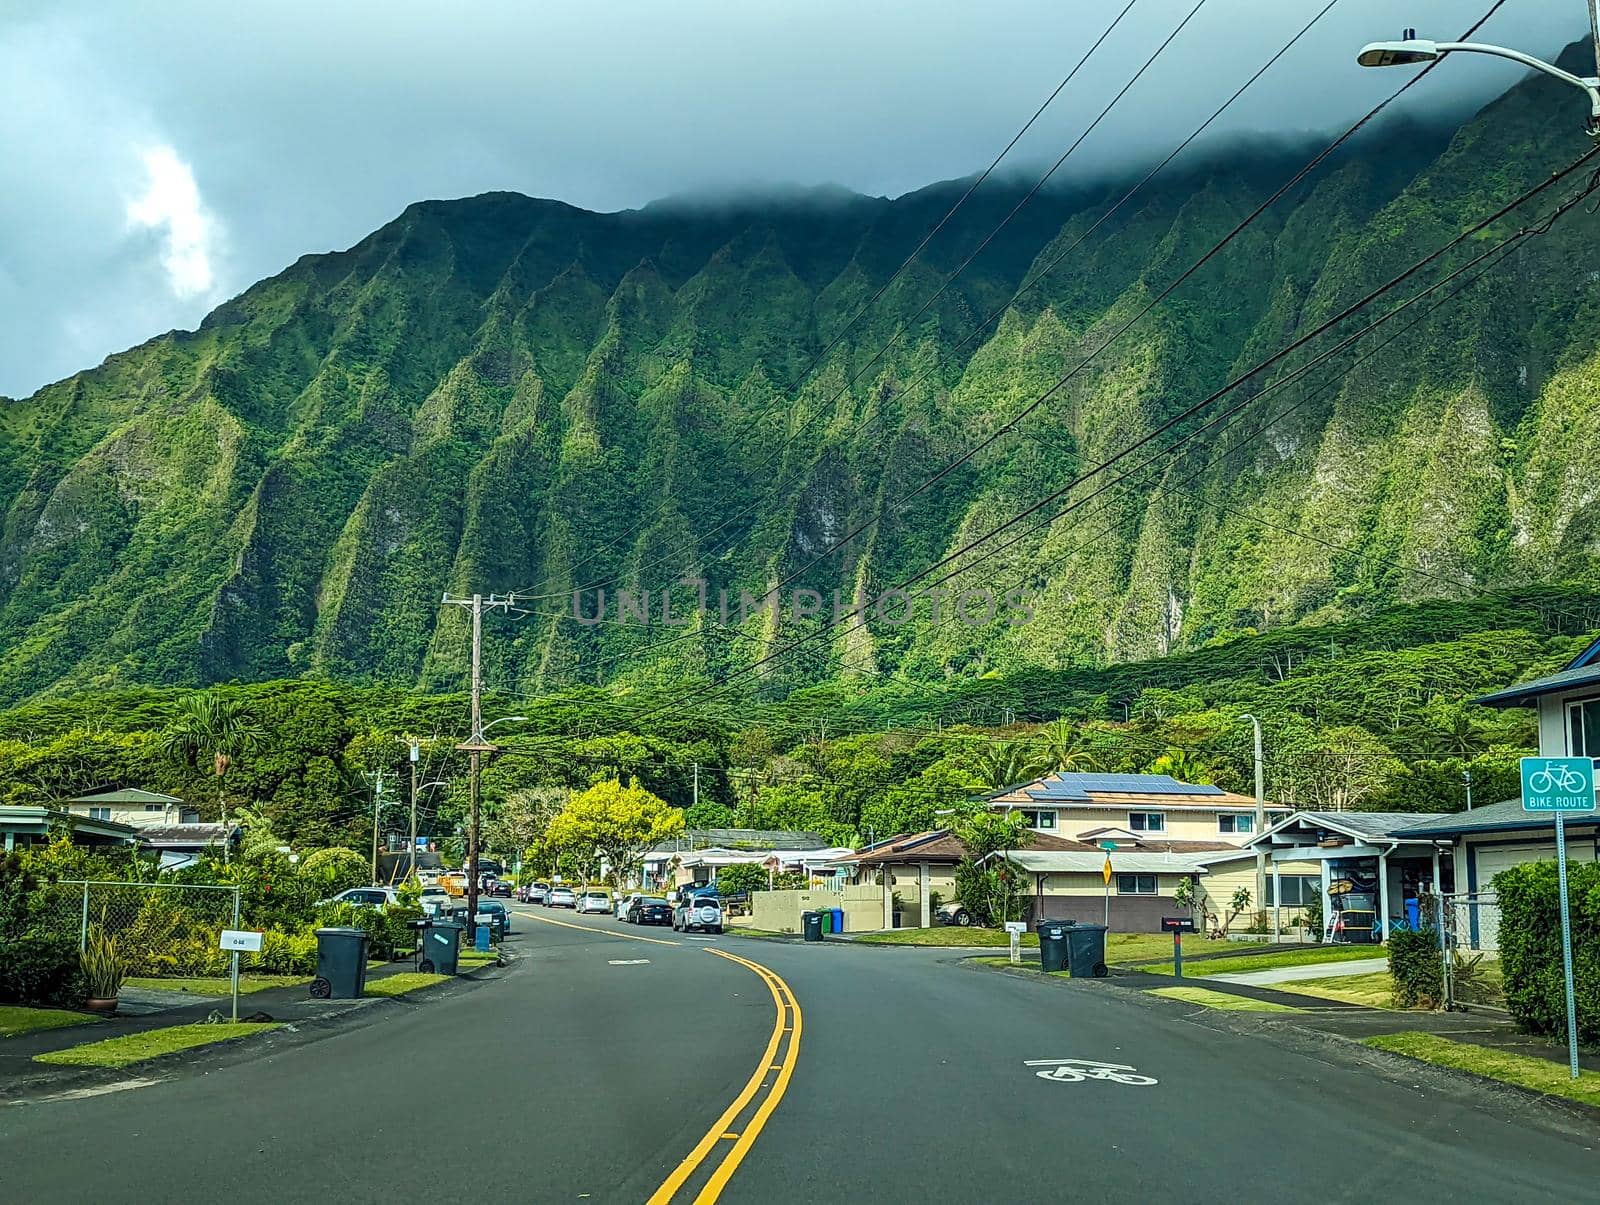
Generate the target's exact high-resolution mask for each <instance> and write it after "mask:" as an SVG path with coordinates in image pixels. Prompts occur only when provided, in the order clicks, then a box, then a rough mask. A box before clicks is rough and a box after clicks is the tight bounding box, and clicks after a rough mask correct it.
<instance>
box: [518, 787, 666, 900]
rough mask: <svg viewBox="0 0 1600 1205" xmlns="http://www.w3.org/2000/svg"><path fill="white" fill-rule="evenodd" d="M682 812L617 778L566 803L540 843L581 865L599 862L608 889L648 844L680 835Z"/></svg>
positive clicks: (634, 863) (631, 868)
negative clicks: (603, 867)
mask: <svg viewBox="0 0 1600 1205" xmlns="http://www.w3.org/2000/svg"><path fill="white" fill-rule="evenodd" d="M683 830H684V824H683V809H682V808H675V807H672V806H671V805H670V804H668V803H667V801H666V800H664V799H662V798H661V797H660V796H659V795H653V794H651V793H650V792H649V791H647V790H645V789H644V788H643V787H640V786H636V785H634V784H633V783H631V782H630V783H628V784H627V785H626V786H624V785H623V784H622V783H621V782H619V781H618V780H617V779H614V778H612V779H607V780H606V781H604V782H598V783H596V784H595V785H594V786H592V787H590V788H589V789H588V790H586V791H580V792H578V793H577V794H576V795H574V796H572V798H570V799H569V800H567V805H566V807H564V808H562V809H561V811H560V812H559V813H558V814H557V815H556V817H555V818H554V819H553V820H551V821H550V826H549V827H548V828H547V829H545V835H544V837H545V844H546V845H547V846H548V847H549V848H551V849H553V850H555V851H558V852H561V853H570V854H571V855H572V856H573V858H574V859H575V860H576V861H577V862H578V863H579V864H580V865H582V866H585V867H588V866H591V865H592V864H593V859H594V858H595V857H599V858H602V859H604V860H605V863H606V866H607V868H608V870H609V873H610V875H611V879H612V882H613V884H614V885H620V884H621V882H622V881H623V879H624V878H625V877H626V876H627V875H628V873H629V872H631V871H632V870H633V869H634V868H635V867H636V866H637V865H638V864H639V861H640V859H641V858H642V857H643V856H644V853H645V851H646V850H647V849H649V848H650V847H651V846H652V845H655V844H657V843H658V842H661V841H665V840H667V839H668V838H669V837H677V836H681V835H682V834H683Z"/></svg>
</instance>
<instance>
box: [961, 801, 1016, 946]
mask: <svg viewBox="0 0 1600 1205" xmlns="http://www.w3.org/2000/svg"><path fill="white" fill-rule="evenodd" d="M954 831H955V835H956V837H957V838H958V839H959V840H960V842H961V844H962V846H963V847H964V848H965V849H966V856H965V857H963V858H962V859H961V861H959V862H957V863H956V873H955V879H956V898H957V899H958V900H960V901H961V906H962V907H964V908H965V909H966V910H967V911H968V913H970V914H971V915H972V917H973V919H974V920H976V921H977V922H978V923H979V924H980V925H988V926H994V925H998V924H1000V923H1001V922H1003V921H1008V920H1020V919H1021V918H1022V911H1023V907H1024V906H1025V901H1026V898H1027V891H1026V888H1025V886H1024V878H1023V875H1024V872H1023V870H1022V868H1021V867H1020V866H1018V865H1017V864H1016V863H1015V862H1013V861H1012V860H1011V859H1010V858H1009V857H1008V856H1007V853H1008V851H1010V850H1013V849H1018V848H1021V847H1022V846H1024V845H1027V844H1028V842H1029V841H1031V840H1032V839H1033V833H1032V831H1031V830H1030V829H1029V828H1028V826H1027V825H1026V824H1024V823H1023V819H1022V816H1021V814H1020V813H1018V812H991V811H988V810H983V811H976V812H972V813H970V814H968V815H967V816H964V817H962V818H961V819H960V820H958V821H957V822H956V824H955V827H954Z"/></svg>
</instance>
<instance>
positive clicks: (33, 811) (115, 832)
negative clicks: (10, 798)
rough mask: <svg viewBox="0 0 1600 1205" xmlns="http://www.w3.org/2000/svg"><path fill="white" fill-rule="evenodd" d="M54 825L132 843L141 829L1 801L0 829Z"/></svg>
mask: <svg viewBox="0 0 1600 1205" xmlns="http://www.w3.org/2000/svg"><path fill="white" fill-rule="evenodd" d="M55 824H59V825H62V826H63V827H67V828H70V829H71V830H72V831H73V832H75V833H88V834H91V835H93V836H96V837H114V838H116V839H117V840H119V841H128V842H132V841H133V839H134V834H135V833H138V832H140V831H141V830H139V829H136V828H134V827H133V826H132V825H131V824H119V823H118V822H117V821H115V820H91V819H89V818H88V817H87V816H74V815H73V814H72V813H71V812H63V811H61V810H59V809H57V808H47V807H41V806H38V805H33V804H24V805H17V804H0V831H6V830H9V831H11V832H17V833H48V832H49V831H50V826H51V825H55Z"/></svg>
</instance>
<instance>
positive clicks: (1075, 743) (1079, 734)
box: [1040, 719, 1100, 771]
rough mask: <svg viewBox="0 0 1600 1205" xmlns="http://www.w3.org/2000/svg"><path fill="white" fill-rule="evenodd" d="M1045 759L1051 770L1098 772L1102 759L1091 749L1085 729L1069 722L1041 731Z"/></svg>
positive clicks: (1062, 721)
mask: <svg viewBox="0 0 1600 1205" xmlns="http://www.w3.org/2000/svg"><path fill="white" fill-rule="evenodd" d="M1040 736H1041V737H1042V738H1043V742H1044V743H1043V759H1044V761H1045V763H1046V766H1047V768H1049V769H1051V770H1057V771H1060V770H1098V769H1099V768H1100V759H1099V757H1098V756H1097V755H1096V754H1095V752H1094V751H1093V750H1092V749H1090V748H1089V745H1088V742H1087V741H1086V740H1085V739H1084V736H1083V729H1081V728H1079V727H1078V726H1077V725H1076V724H1073V723H1071V722H1070V721H1068V720H1064V719H1062V720H1057V721H1056V722H1055V723H1053V724H1050V725H1048V726H1047V727H1045V728H1044V729H1042V730H1041V731H1040Z"/></svg>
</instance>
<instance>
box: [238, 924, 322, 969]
mask: <svg viewBox="0 0 1600 1205" xmlns="http://www.w3.org/2000/svg"><path fill="white" fill-rule="evenodd" d="M242 965H243V966H245V967H247V968H249V969H250V970H252V971H259V972H261V973H262V974H271V975H314V974H316V971H317V937H316V934H314V933H312V932H311V931H310V930H307V931H306V932H304V933H285V932H284V931H283V930H282V929H267V930H264V931H263V932H262V934H261V950H260V952H259V953H255V954H246V955H245V956H244V958H243V961H242Z"/></svg>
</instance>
